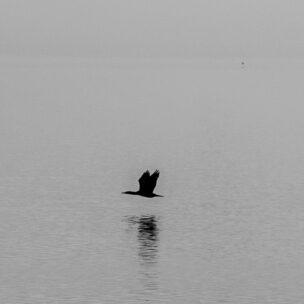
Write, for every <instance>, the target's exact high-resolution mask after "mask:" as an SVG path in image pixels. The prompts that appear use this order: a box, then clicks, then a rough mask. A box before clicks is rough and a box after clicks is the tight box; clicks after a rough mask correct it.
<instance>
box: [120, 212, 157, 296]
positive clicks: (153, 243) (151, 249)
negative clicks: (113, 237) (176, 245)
mask: <svg viewBox="0 0 304 304" xmlns="http://www.w3.org/2000/svg"><path fill="white" fill-rule="evenodd" d="M126 219H127V222H128V224H129V229H128V230H129V231H130V232H132V231H136V239H137V255H138V257H139V263H140V265H141V267H140V272H139V274H140V282H141V284H142V286H143V290H142V292H143V294H142V296H143V297H144V299H145V302H146V301H148V299H149V298H151V297H152V295H153V294H154V293H155V292H157V290H158V288H159V286H158V276H159V273H158V267H157V260H158V245H159V244H158V243H159V228H158V219H157V217H155V216H154V215H142V216H128V217H126ZM134 228H136V230H135V229H134Z"/></svg>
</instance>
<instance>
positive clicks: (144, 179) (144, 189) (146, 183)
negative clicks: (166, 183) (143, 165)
mask: <svg viewBox="0 0 304 304" xmlns="http://www.w3.org/2000/svg"><path fill="white" fill-rule="evenodd" d="M158 177H159V171H158V170H156V171H155V172H154V173H153V174H152V175H150V172H149V171H148V170H147V171H146V172H144V173H143V174H142V176H141V177H140V179H139V180H138V182H139V190H138V191H136V192H134V191H126V192H122V193H123V194H132V195H140V196H144V197H149V198H152V197H156V196H159V197H163V196H162V195H158V194H154V193H153V190H154V188H155V187H156V183H157V179H158Z"/></svg>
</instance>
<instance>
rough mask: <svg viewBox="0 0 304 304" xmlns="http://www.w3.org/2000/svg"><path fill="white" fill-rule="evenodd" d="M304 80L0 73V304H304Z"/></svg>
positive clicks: (55, 67) (245, 71) (202, 72)
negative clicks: (148, 190) (146, 189)
mask: <svg viewBox="0 0 304 304" xmlns="http://www.w3.org/2000/svg"><path fill="white" fill-rule="evenodd" d="M303 74H304V68H303V67H297V66H294V67H292V68H289V67H288V66H287V67H286V66H283V67H281V66H276V65H273V66H270V67H264V66H259V67H256V66H254V65H252V66H246V67H245V68H241V67H240V66H239V65H234V64H231V65H225V66H221V65H217V66H215V67H212V66H206V67H205V66H200V65H197V66H196V65H195V64H189V65H188V64H151V65H149V64H148V65H147V64H144V65H141V64H139V65H136V64H134V63H133V64H113V63H112V64H103V63H96V64H94V63H92V62H91V63H85V62H75V63H72V62H66V63H65V62H61V63H60V62H59V63H58V62H57V63H56V62H53V63H48V62H32V63H26V62H25V63H22V62H19V63H13V62H10V63H5V62H2V63H1V69H0V94H1V96H0V97H1V100H0V106H1V111H0V143H1V145H0V161H1V162H0V200H1V202H0V240H1V250H0V302H1V303H5V304H21V303H22V304H23V303H31V304H36V303H41V304H53V303H58V304H59V303H64V304H71V303H73V304H74V303H89V304H91V303H92V304H95V303H96V304H97V303H98V304H99V303H113V304H114V303H115V304H116V303H123V304H127V303H132V304H133V303H135V304H136V303H138V304H142V303H172V304H173V303H174V304H184V303H206V304H213V303H231V304H235V303H242V304H247V303H250V304H251V303H276V304H283V303H284V304H285V303H288V304H294V303H303V299H304V288H303V283H304V187H303V185H304V173H303V172H304V141H303V135H302V134H303V127H304V120H303V110H304V106H303V98H304V86H303ZM146 169H150V170H155V169H159V170H160V172H161V175H160V179H159V182H158V185H157V188H156V191H155V192H156V193H158V194H162V195H165V197H164V198H155V199H148V198H142V197H136V196H128V195H122V194H121V192H122V191H126V190H137V187H138V184H137V180H138V178H139V177H140V175H141V174H142V172H143V171H144V170H146Z"/></svg>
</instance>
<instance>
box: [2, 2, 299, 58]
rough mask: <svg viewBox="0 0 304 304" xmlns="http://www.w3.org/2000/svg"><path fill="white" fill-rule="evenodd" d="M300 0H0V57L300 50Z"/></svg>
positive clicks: (292, 53)
mask: <svg viewBox="0 0 304 304" xmlns="http://www.w3.org/2000/svg"><path fill="white" fill-rule="evenodd" d="M303 11H304V4H303V1H301V0H298V1H297V0H295V1H285V0H257V1H252V0H229V1H227V0H209V1H208V0H205V1H203V0H198V1H195V0H188V1H185V0H183V1H181V0H154V1H147V0H129V1H125V0H113V1H100V0H89V1H85V0H52V1H41V0H27V1H20V0H19V1H18V0H1V1H0V56H1V57H7V56H8V57H16V56H17V57H20V56H21V57H22V56H27V57H35V56H39V57H45V56H47V57H48V56H51V57H70V56H72V57H132V58H138V57H187V58H188V57H207V58H212V57H225V58H227V57H228V58H231V57H233V58H247V57H301V56H302V55H303V54H304V40H303V39H304V38H303V37H304V35H303V28H304V21H303Z"/></svg>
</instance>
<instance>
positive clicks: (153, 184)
mask: <svg viewBox="0 0 304 304" xmlns="http://www.w3.org/2000/svg"><path fill="white" fill-rule="evenodd" d="M158 177H159V171H158V170H156V171H155V172H154V173H153V174H152V175H151V176H150V179H149V190H150V191H151V193H153V190H154V188H155V187H156V183H157V180H158Z"/></svg>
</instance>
